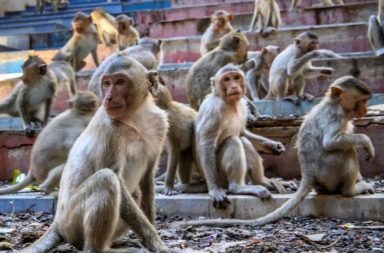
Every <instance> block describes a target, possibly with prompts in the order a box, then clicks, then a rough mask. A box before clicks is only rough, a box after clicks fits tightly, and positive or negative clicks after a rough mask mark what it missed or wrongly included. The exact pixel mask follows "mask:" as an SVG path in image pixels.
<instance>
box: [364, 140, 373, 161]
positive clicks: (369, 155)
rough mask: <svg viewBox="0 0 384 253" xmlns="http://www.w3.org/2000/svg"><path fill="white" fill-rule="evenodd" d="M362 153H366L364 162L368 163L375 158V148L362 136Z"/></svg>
mask: <svg viewBox="0 0 384 253" xmlns="http://www.w3.org/2000/svg"><path fill="white" fill-rule="evenodd" d="M364 151H365V152H366V156H365V160H367V161H369V160H371V159H372V158H373V157H375V148H374V147H373V145H372V142H371V139H370V138H369V137H368V136H366V135H364Z"/></svg>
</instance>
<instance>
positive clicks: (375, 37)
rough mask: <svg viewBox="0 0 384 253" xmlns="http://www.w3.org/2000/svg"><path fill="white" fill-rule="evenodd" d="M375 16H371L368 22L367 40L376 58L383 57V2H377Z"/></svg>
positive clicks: (382, 0) (380, 0)
mask: <svg viewBox="0 0 384 253" xmlns="http://www.w3.org/2000/svg"><path fill="white" fill-rule="evenodd" d="M377 9H378V10H377V16H375V15H372V16H371V17H370V18H369V22H368V39H369V42H370V43H371V47H372V49H373V50H375V51H376V55H377V56H383V55H384V30H383V29H384V25H383V21H384V13H383V9H384V0H379V1H378V8H377Z"/></svg>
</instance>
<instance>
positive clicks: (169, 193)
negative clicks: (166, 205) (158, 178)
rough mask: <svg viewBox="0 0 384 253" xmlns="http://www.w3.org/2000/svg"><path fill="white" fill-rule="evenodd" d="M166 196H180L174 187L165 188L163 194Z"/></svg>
mask: <svg viewBox="0 0 384 253" xmlns="http://www.w3.org/2000/svg"><path fill="white" fill-rule="evenodd" d="M162 193H163V194H164V195H167V196H172V195H177V194H179V192H178V191H176V190H175V189H174V188H173V187H169V186H166V185H165V186H164V189H163V192H162Z"/></svg>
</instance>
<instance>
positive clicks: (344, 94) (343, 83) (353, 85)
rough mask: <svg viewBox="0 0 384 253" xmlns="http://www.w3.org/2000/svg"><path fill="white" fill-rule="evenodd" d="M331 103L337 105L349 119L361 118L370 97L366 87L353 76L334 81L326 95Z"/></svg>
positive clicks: (365, 111)
mask: <svg viewBox="0 0 384 253" xmlns="http://www.w3.org/2000/svg"><path fill="white" fill-rule="evenodd" d="M327 95H328V96H330V97H331V99H332V100H333V101H336V102H337V103H339V105H340V106H341V107H342V108H343V110H344V113H345V115H346V116H347V117H348V118H349V119H352V118H361V117H363V116H364V115H365V114H366V113H367V110H368V109H367V107H368V105H367V102H368V100H369V99H370V98H371V97H372V92H371V90H370V89H369V87H368V85H367V84H366V83H365V82H363V81H361V80H360V79H357V78H355V77H353V76H343V77H340V78H338V79H336V80H335V81H334V82H333V83H332V84H331V86H330V88H329V91H328V93H327Z"/></svg>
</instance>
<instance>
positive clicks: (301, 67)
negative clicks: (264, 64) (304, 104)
mask: <svg viewBox="0 0 384 253" xmlns="http://www.w3.org/2000/svg"><path fill="white" fill-rule="evenodd" d="M319 57H328V58H341V56H340V55H338V54H336V53H334V52H332V51H330V50H326V49H319V38H318V36H317V35H316V34H314V33H312V32H303V33H300V34H299V35H297V36H296V38H295V42H294V43H293V44H292V45H290V46H288V47H287V48H286V49H284V51H282V52H281V53H280V54H279V55H277V56H276V58H275V60H274V61H273V63H272V65H271V69H270V71H269V91H268V95H267V96H266V97H265V99H281V98H284V99H287V100H291V101H292V102H293V103H294V104H296V105H298V104H300V99H308V100H312V99H313V96H312V95H310V94H305V93H304V88H305V79H309V78H317V77H319V76H330V75H331V74H332V73H333V68H329V67H315V66H312V64H311V60H313V59H315V58H319Z"/></svg>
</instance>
